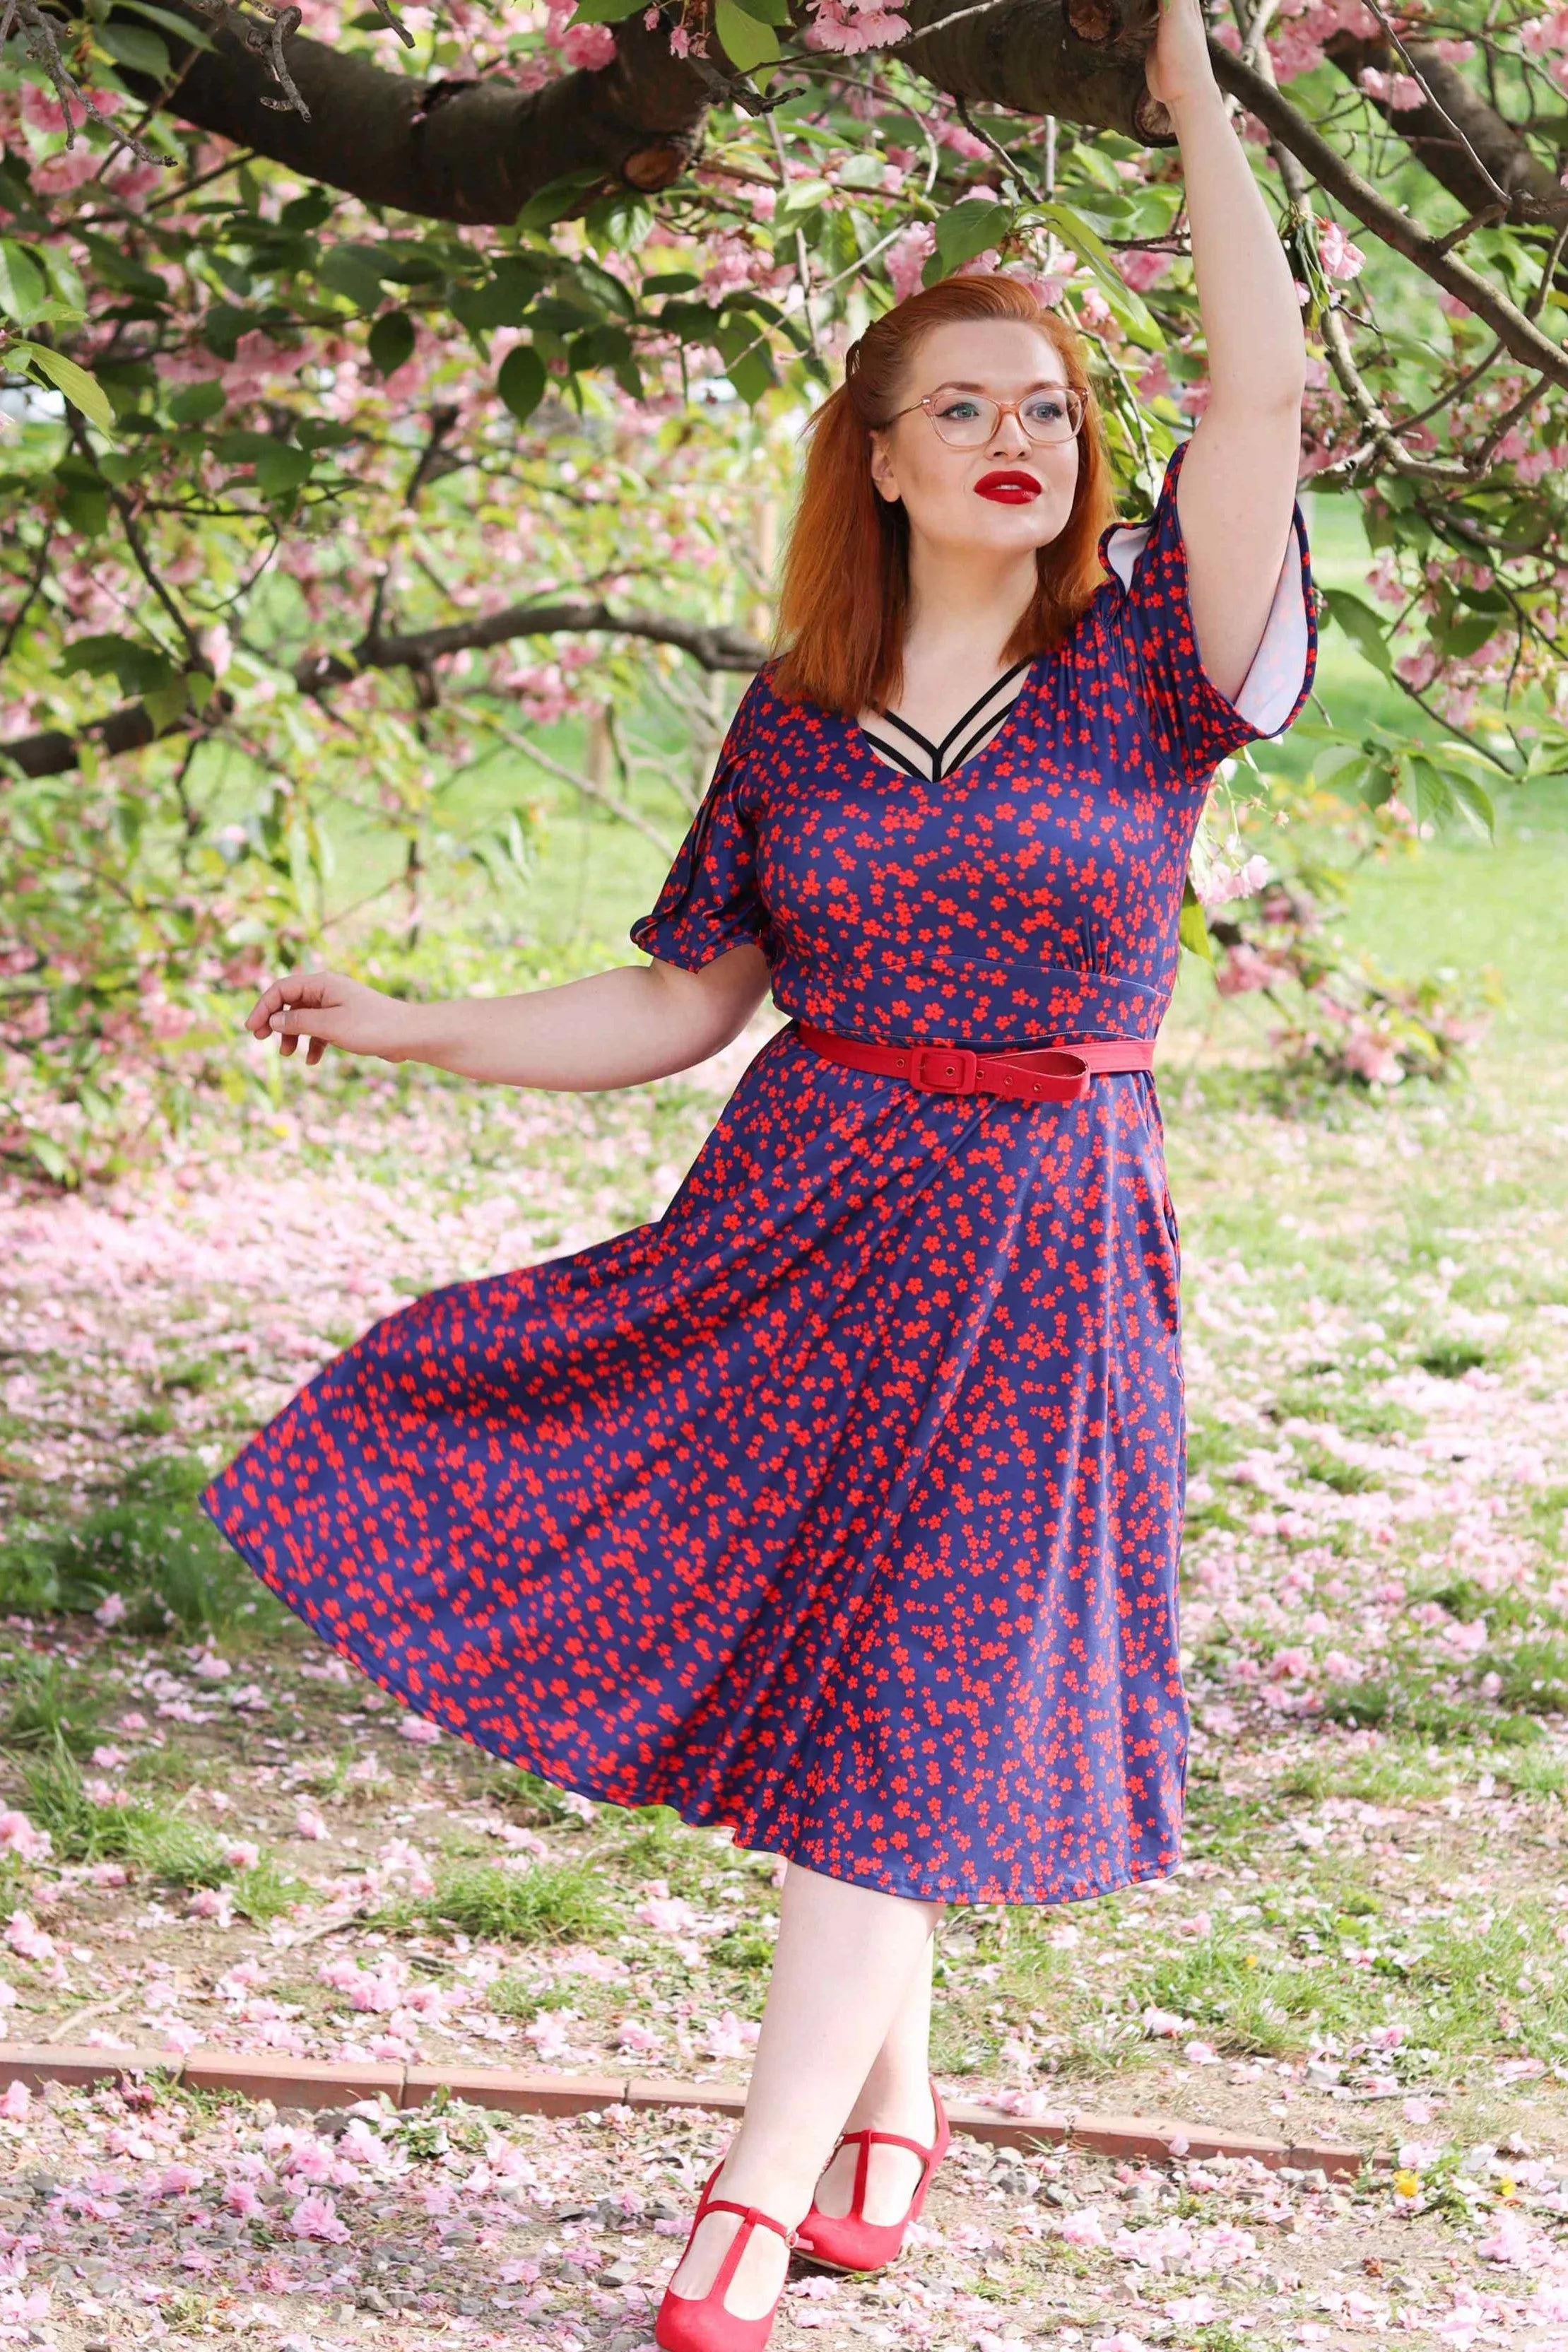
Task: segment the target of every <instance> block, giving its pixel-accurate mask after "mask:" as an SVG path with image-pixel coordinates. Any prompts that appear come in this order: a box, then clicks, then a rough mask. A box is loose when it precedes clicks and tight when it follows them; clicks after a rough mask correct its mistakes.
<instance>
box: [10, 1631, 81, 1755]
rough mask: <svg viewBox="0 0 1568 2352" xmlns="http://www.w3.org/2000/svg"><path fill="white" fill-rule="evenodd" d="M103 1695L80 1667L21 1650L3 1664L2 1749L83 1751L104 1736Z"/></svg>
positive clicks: (79, 1752) (78, 1753)
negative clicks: (55, 1746)
mask: <svg viewBox="0 0 1568 2352" xmlns="http://www.w3.org/2000/svg"><path fill="white" fill-rule="evenodd" d="M102 1704H103V1703H102V1700H101V1698H100V1697H99V1695H98V1694H97V1692H96V1691H94V1690H93V1688H92V1687H91V1685H89V1683H88V1682H87V1681H86V1679H85V1677H84V1675H83V1674H82V1672H81V1669H80V1668H79V1667H77V1668H72V1667H69V1666H68V1665H67V1664H66V1663H65V1661H64V1660H63V1659H61V1658H57V1657H51V1658H40V1657H36V1656H34V1655H33V1654H30V1653H29V1652H26V1651H24V1652H21V1653H19V1654H17V1655H16V1656H13V1657H11V1658H8V1659H7V1660H6V1661H5V1664H4V1665H3V1666H0V1708H3V1710H4V1712H3V1713H0V1748H20V1749H27V1748H52V1747H53V1746H54V1745H55V1744H56V1743H57V1742H60V1743H63V1745H64V1746H65V1747H66V1748H68V1750H69V1751H70V1752H71V1753H72V1754H76V1755H85V1754H86V1753H87V1751H88V1750H89V1748H92V1747H94V1746H95V1745H96V1744H97V1742H98V1741H99V1739H101V1738H103V1730H102V1727H101V1723H100V1720H99V1718H100V1716H101V1712H102Z"/></svg>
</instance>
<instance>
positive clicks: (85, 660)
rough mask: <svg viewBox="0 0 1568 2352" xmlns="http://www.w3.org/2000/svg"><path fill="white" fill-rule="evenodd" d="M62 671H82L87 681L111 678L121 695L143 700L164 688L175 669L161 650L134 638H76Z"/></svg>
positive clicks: (68, 647) (69, 647)
mask: <svg viewBox="0 0 1568 2352" xmlns="http://www.w3.org/2000/svg"><path fill="white" fill-rule="evenodd" d="M61 667H62V668H63V669H65V670H66V671H67V672H68V673H75V672H76V671H78V670H80V671H83V672H85V673H86V675H87V676H88V677H113V678H115V679H116V680H117V681H118V682H119V686H120V692H121V693H122V694H139V695H141V696H143V697H145V696H147V695H149V694H155V693H157V692H158V690H159V689H160V688H163V687H167V686H168V684H169V682H170V680H171V678H172V677H173V676H174V674H175V673H174V665H173V663H172V661H171V660H170V659H169V656H168V655H167V654H166V653H164V652H163V651H162V647H160V646H147V645H141V644H139V643H138V642H137V640H136V639H135V638H134V637H119V636H93V637H78V639H77V641H76V643H75V644H74V645H72V646H67V647H66V652H65V659H64V661H63V662H62V664H61Z"/></svg>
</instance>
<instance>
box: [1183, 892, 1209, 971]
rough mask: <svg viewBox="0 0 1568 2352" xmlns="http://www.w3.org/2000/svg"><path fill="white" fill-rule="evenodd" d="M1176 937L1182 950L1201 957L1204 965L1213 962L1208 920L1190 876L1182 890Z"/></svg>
mask: <svg viewBox="0 0 1568 2352" xmlns="http://www.w3.org/2000/svg"><path fill="white" fill-rule="evenodd" d="M1176 936H1177V938H1178V939H1179V940H1180V941H1181V943H1182V945H1183V947H1184V948H1186V949H1188V950H1190V951H1191V953H1192V954H1194V955H1196V956H1201V957H1202V958H1203V960H1204V961H1205V963H1212V962H1213V961H1214V941H1213V940H1211V939H1210V938H1209V936H1208V920H1207V916H1206V915H1205V914H1204V911H1203V901H1202V899H1201V898H1199V897H1198V895H1197V891H1196V890H1195V889H1194V888H1193V887H1192V877H1191V875H1190V874H1189V875H1188V876H1187V877H1186V884H1185V886H1184V887H1183V889H1182V894H1181V915H1180V917H1179V919H1178V920H1177V924H1176Z"/></svg>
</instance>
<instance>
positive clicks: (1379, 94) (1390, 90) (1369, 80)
mask: <svg viewBox="0 0 1568 2352" xmlns="http://www.w3.org/2000/svg"><path fill="white" fill-rule="evenodd" d="M1356 80H1357V83H1358V84H1359V86H1360V87H1361V88H1362V89H1364V91H1365V92H1366V94H1367V96H1368V98H1371V99H1375V100H1377V102H1378V104H1379V105H1381V106H1386V107H1388V108H1389V109H1390V110H1391V111H1392V112H1394V113H1396V114H1407V113H1409V111H1410V110H1411V109H1412V108H1414V107H1417V106H1425V105H1426V103H1427V93H1426V91H1425V90H1424V89H1422V87H1421V85H1420V83H1419V82H1418V81H1416V79H1415V78H1414V76H1413V75H1410V74H1402V73H1392V74H1391V73H1383V72H1380V71H1379V69H1378V68H1377V67H1376V66H1364V67H1363V68H1362V69H1361V71H1360V73H1359V74H1357V76H1356Z"/></svg>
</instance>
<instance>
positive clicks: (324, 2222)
mask: <svg viewBox="0 0 1568 2352" xmlns="http://www.w3.org/2000/svg"><path fill="white" fill-rule="evenodd" d="M288 2226H289V2228H290V2229H291V2230H292V2231H293V2232H294V2234H295V2236H296V2237H297V2238H329V2239H331V2240H332V2241H333V2242H334V2243H337V2244H341V2243H342V2242H343V2241H344V2239H346V2238H347V2237H348V2235H349V2231H348V2229H347V2227H346V2225H345V2224H344V2223H343V2222H342V2221H340V2220H339V2218H338V2208H337V2206H336V2205H335V2204H334V2202H333V2200H332V2199H331V2198H330V2197H324V2196H321V2195H319V2194H318V2193H316V2192H314V2191H313V2192H312V2193H311V2195H310V2196H308V2197H302V2198H301V2199H300V2200H299V2202H298V2205H297V2206H296V2207H295V2208H294V2210H293V2212H292V2213H291V2214H290V2215H289V2217H288Z"/></svg>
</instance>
